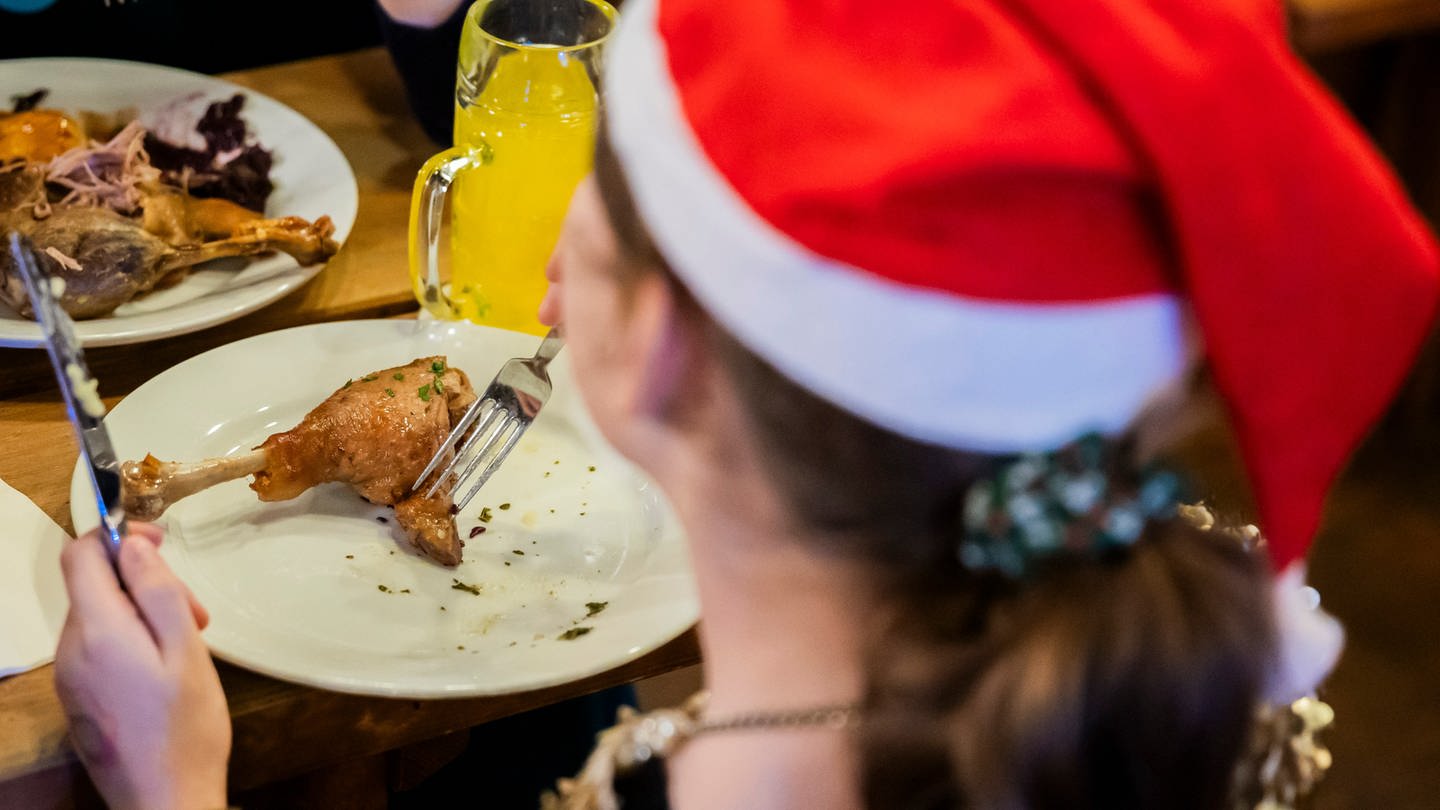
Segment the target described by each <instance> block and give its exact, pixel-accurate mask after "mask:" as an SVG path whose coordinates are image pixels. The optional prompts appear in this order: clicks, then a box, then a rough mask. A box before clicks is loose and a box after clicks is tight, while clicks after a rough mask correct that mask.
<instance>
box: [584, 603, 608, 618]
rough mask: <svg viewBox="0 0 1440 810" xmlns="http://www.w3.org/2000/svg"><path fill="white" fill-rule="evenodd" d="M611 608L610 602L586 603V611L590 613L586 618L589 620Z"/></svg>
mask: <svg viewBox="0 0 1440 810" xmlns="http://www.w3.org/2000/svg"><path fill="white" fill-rule="evenodd" d="M609 606H610V603H609V602H586V603H585V609H586V610H588V611H590V612H589V613H586V614H585V618H587V619H588V618H590V617H591V616H594V615H595V614H597V613H599V612H600V611H602V610H604V609H605V608H607V607H609Z"/></svg>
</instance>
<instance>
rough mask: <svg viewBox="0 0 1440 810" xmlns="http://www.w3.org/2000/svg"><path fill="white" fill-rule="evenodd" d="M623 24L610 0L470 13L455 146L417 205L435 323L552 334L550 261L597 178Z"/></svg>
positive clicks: (414, 253) (416, 229) (413, 262)
mask: <svg viewBox="0 0 1440 810" xmlns="http://www.w3.org/2000/svg"><path fill="white" fill-rule="evenodd" d="M615 15H616V13H615V9H614V8H613V7H612V6H610V5H609V4H608V3H605V2H604V0H477V2H476V3H475V4H474V5H473V6H471V8H470V11H469V12H468V13H467V14H466V17H465V28H464V33H463V35H462V36H461V41H460V62H459V67H458V74H459V75H458V78H457V81H456V88H455V147H454V148H452V149H449V150H446V151H444V152H441V153H440V154H438V155H436V156H434V157H433V158H431V159H430V160H429V161H428V162H426V164H425V165H424V167H422V168H421V169H420V174H419V176H418V177H417V178H416V181H415V191H414V195H413V198H412V202H411V208H410V280H411V284H412V286H413V287H414V289H415V296H416V298H417V299H418V300H419V301H420V304H421V305H422V306H423V307H425V309H426V310H427V311H428V312H429V313H430V314H432V315H434V316H435V317H437V318H442V319H449V320H455V319H461V318H464V319H467V320H470V321H473V322H475V323H480V324H486V325H488V326H497V327H500V328H504V329H512V330H516V331H521V332H530V333H532V334H544V333H545V327H544V326H542V325H541V324H540V322H539V320H537V318H536V315H535V313H536V310H537V309H538V308H539V306H540V301H541V299H542V298H543V297H544V295H545V287H546V282H545V263H546V262H547V261H548V260H549V258H550V252H551V251H552V250H553V249H554V247H555V241H556V239H557V238H558V237H559V235H560V223H561V221H562V220H563V219H564V216H565V209H566V207H567V206H568V205H569V202H570V196H571V194H573V193H574V191H575V186H576V185H578V184H579V182H580V180H581V178H583V177H584V176H585V174H586V173H587V172H589V171H590V165H591V162H592V158H593V151H594V146H595V125H596V121H595V119H596V108H597V107H598V106H599V102H600V94H599V78H600V69H601V65H600V58H601V50H602V48H603V45H604V43H605V40H606V38H607V37H608V36H609V34H610V31H611V30H612V29H613V28H614V26H615ZM447 197H448V198H449V201H450V233H449V242H450V257H449V268H450V272H449V274H448V275H449V278H448V279H446V278H443V276H444V274H443V273H442V272H441V261H440V242H441V241H442V237H441V232H442V225H443V222H444V221H443V219H442V217H443V215H444V210H445V202H446V198H447Z"/></svg>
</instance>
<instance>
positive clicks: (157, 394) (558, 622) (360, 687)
mask: <svg viewBox="0 0 1440 810" xmlns="http://www.w3.org/2000/svg"><path fill="white" fill-rule="evenodd" d="M538 344H539V341H538V339H537V338H534V337H530V336H527V335H521V334H517V333H513V332H505V331H500V330H494V329H487V328H484V327H478V326H470V325H468V324H450V323H439V322H433V321H431V322H417V321H351V322H343V323H330V324H321V325H316V326H305V327H298V328H295V329H289V330H284V331H280V332H272V333H269V334H264V335H259V336H257V337H254V338H250V339H247V340H243V341H240V342H237V343H232V344H229V345H227V346H222V347H220V348H217V349H214V350H212V351H209V352H206V353H205V354H202V355H199V356H198V357H195V358H192V359H191V360H188V361H186V362H184V363H181V364H180V365H178V366H175V367H174V368H171V369H170V370H168V371H166V372H164V373H162V374H160V375H159V376H157V377H155V378H154V379H152V380H150V381H149V382H147V383H145V384H144V385H142V386H141V387H140V388H138V389H136V391H135V392H134V393H132V394H131V395H130V396H128V397H126V398H125V399H124V400H123V401H122V402H121V403H120V404H119V405H118V406H117V407H116V408H115V410H114V411H113V412H111V413H110V414H109V415H108V416H107V417H106V419H105V422H106V424H107V425H108V426H109V428H110V433H111V437H112V439H113V440H114V443H115V446H116V450H117V451H118V453H119V455H120V457H121V458H122V459H134V458H141V457H143V455H144V454H145V453H146V452H152V453H154V454H155V455H156V456H158V457H160V458H162V459H167V460H193V459H200V458H205V457H209V456H218V455H225V454H231V453H236V452H242V451H244V450H246V449H248V448H250V447H253V446H255V445H258V444H259V443H260V442H262V441H263V440H264V439H265V438H266V437H267V436H269V435H270V434H272V433H275V432H279V431H283V430H288V429H289V428H290V427H291V426H293V425H294V424H296V423H297V422H298V421H299V420H300V419H301V418H302V417H303V416H304V415H305V413H306V412H308V411H309V410H310V409H311V408H312V407H314V406H315V405H317V404H318V403H320V402H321V401H323V400H324V399H325V398H326V397H327V396H329V395H330V394H331V393H332V392H333V391H334V389H336V388H338V387H339V386H341V385H343V384H344V382H345V381H346V380H347V379H350V378H359V377H361V376H364V375H365V374H367V373H369V372H371V371H376V370H379V369H383V368H387V367H390V366H396V365H401V364H403V363H408V362H409V361H410V360H412V359H414V358H416V357H424V356H428V355H432V354H444V355H447V356H448V357H449V358H450V362H451V364H452V365H454V366H455V367H456V368H459V369H462V370H464V371H465V372H466V373H468V374H469V375H470V377H471V379H472V382H473V383H474V384H475V385H477V386H483V385H485V384H486V383H487V382H488V381H489V379H490V377H491V376H492V375H493V374H494V372H495V371H496V370H497V369H498V368H499V366H500V364H501V363H502V362H503V361H504V360H506V359H508V358H510V357H514V356H520V355H529V354H531V353H532V352H533V351H534V349H535V347H536V346H537V345H538ZM551 369H552V377H553V378H554V380H555V393H554V394H553V396H552V398H551V401H550V403H549V404H547V405H546V407H545V409H544V410H543V411H542V412H541V414H540V416H539V418H537V419H536V421H535V423H534V425H532V426H531V428H530V430H529V431H528V432H527V433H526V434H525V437H524V438H523V439H522V440H521V442H520V444H519V445H517V447H516V449H515V450H514V451H513V452H512V453H511V456H510V458H509V459H508V460H507V461H506V463H505V464H504V466H503V467H502V468H501V469H500V471H499V472H498V473H496V475H495V477H494V478H492V479H491V481H490V482H489V483H488V484H487V485H486V487H485V489H484V490H482V491H481V493H480V494H479V495H478V496H476V498H475V500H474V501H472V502H471V504H470V506H469V507H468V508H467V509H466V510H464V511H463V512H462V513H461V514H460V515H459V516H458V518H457V520H458V522H459V526H460V531H461V535H462V536H464V535H466V534H468V532H469V529H470V528H471V527H474V526H477V525H479V524H478V522H477V516H478V514H479V512H480V509H481V508H482V507H487V506H488V507H489V508H490V510H491V511H492V513H493V515H494V519H493V520H492V521H491V522H490V524H489V525H488V527H487V531H486V532H485V533H483V534H480V535H478V536H476V537H474V538H471V539H469V540H467V544H466V548H465V561H464V562H463V563H461V564H460V566H459V567H458V568H455V569H448V568H444V567H441V566H439V565H437V564H435V563H433V562H430V561H428V560H426V559H425V558H423V557H420V556H417V555H416V554H414V553H412V552H411V551H410V549H409V547H408V546H407V544H406V543H405V541H404V539H403V538H402V537H401V535H400V533H399V531H398V529H396V528H395V524H394V521H393V518H390V516H391V515H392V514H393V513H392V511H391V510H390V509H389V508H388V507H376V506H372V505H370V504H368V503H366V502H364V501H362V500H361V499H360V498H359V497H358V496H356V495H355V494H354V493H353V492H352V491H351V490H350V489H349V488H348V487H345V486H343V485H338V484H331V485H327V486H323V487H319V488H316V489H312V490H310V491H309V492H306V493H305V494H304V495H302V496H301V497H299V498H297V499H295V500H293V501H288V502H282V503H261V502H260V501H258V500H257V499H256V497H255V494H254V493H253V492H251V490H250V489H249V487H248V486H247V484H248V479H245V480H241V481H232V482H230V483H227V484H222V485H220V486H218V487H216V488H214V489H211V490H209V491H207V492H204V493H201V494H199V495H195V496H192V497H191V498H189V499H186V500H183V501H181V502H180V503H178V504H176V505H175V506H173V507H172V508H171V509H170V511H169V512H167V513H166V514H165V516H164V517H163V518H161V522H162V523H163V524H165V525H166V526H167V528H168V538H167V540H166V543H165V545H164V547H163V554H164V556H165V558H166V559H167V560H168V561H169V562H170V564H171V565H172V566H173V567H174V569H175V571H176V572H177V573H178V574H179V575H180V577H181V578H182V579H184V580H185V582H186V583H188V584H189V586H190V587H191V588H192V589H193V590H194V591H195V594H196V596H198V597H199V599H200V601H201V602H203V603H204V604H205V605H206V607H208V608H209V610H210V614H211V617H212V619H211V624H210V628H209V629H208V630H207V631H206V633H205V636H206V640H207V641H208V642H209V644H210V648H211V649H212V650H213V651H214V653H215V654H216V655H218V656H220V657H221V658H224V659H226V660H228V661H231V662H233V663H236V664H239V665H241V666H244V667H247V668H250V669H253V670H256V671H258V672H263V673H265V674H268V675H272V676H274V677H277V678H283V679H286V680H291V681H297V682H300V683H305V684H310V685H313V686H318V687H322V688H326V689H333V690H337V691H342V692H355V693H362V694H371V695H390V696H403V697H452V696H465V695H483V694H496V693H502V692H512V691H521V690H526V689H533V688H538V687H542V686H548V685H552V684H557V683H562V682H566V681H570V680H574V679H576V678H581V677H584V676H586V675H590V674H593V673H596V672H601V671H603V670H606V669H609V668H611V667H614V666H617V665H619V664H622V663H624V662H626V661H628V660H630V659H633V658H635V657H637V656H640V655H643V654H644V653H646V652H649V651H650V650H653V649H655V648H656V647H659V646H660V645H662V644H664V643H665V642H666V641H669V640H670V639H672V638H674V637H675V636H677V635H679V634H680V633H682V632H683V631H684V630H685V629H687V628H688V627H690V626H691V625H692V624H693V623H694V622H695V620H696V617H697V615H698V602H697V599H696V596H695V592H694V586H693V583H692V580H691V577H690V569H689V563H688V559H687V556H686V553H685V544H684V542H683V538H682V536H681V533H680V531H679V529H678V527H677V525H676V523H675V522H674V520H673V518H672V516H671V514H670V512H669V509H668V508H667V506H666V505H665V503H664V501H663V499H662V497H661V495H660V494H659V492H658V491H657V490H656V489H655V488H654V486H653V485H652V484H650V483H648V482H647V481H646V480H645V479H644V478H643V477H641V476H640V475H639V474H638V473H637V472H635V471H634V470H633V468H631V467H630V466H629V465H628V464H627V463H626V462H625V461H624V460H623V459H622V458H620V457H619V456H617V455H616V454H615V453H614V451H613V450H611V449H609V448H608V446H607V445H606V444H605V443H604V441H603V440H602V439H601V438H600V437H599V435H598V433H597V432H596V431H595V429H594V427H593V426H592V425H591V424H590V423H589V422H588V420H587V418H586V416H585V413H584V411H583V408H582V406H581V402H580V399H579V395H578V393H577V392H576V391H575V390H574V386H573V385H572V384H571V381H570V379H569V375H568V371H567V363H566V361H565V353H563V352H562V353H561V355H560V357H559V359H557V361H556V362H555V363H554V364H553V365H552V366H551ZM592 467H593V468H594V469H593V470H591V468H592ZM85 475H86V473H85V471H84V470H83V468H80V467H78V466H77V468H76V471H75V477H74V479H73V481H72V488H71V501H70V503H71V510H72V515H73V518H74V521H75V526H76V528H77V530H78V531H82V532H83V531H85V530H86V529H89V528H91V527H93V526H95V525H96V524H97V522H98V520H97V516H96V512H95V507H94V498H93V496H92V495H91V494H90V492H91V489H90V484H89V481H88V479H87V478H85ZM507 503H508V504H509V505H510V506H509V508H508V509H501V504H507ZM380 518H387V519H388V522H385V523H382V522H380ZM517 552H522V553H517ZM457 580H458V581H459V582H460V583H463V584H465V585H473V586H476V587H477V588H478V589H479V590H480V593H479V594H478V595H476V594H472V593H470V592H468V591H465V590H458V589H457V588H456V581H457ZM381 586H384V588H385V589H386V590H387V591H388V592H386V591H382V590H381ZM406 591H408V592H406ZM592 603H604V604H605V607H604V609H603V610H601V611H600V612H599V613H598V614H596V615H593V616H587V615H586V614H587V613H590V612H591V610H590V608H589V607H588V606H589V605H591V604H592ZM577 627H588V628H591V629H590V631H589V632H588V633H586V634H585V635H583V636H580V637H578V638H574V639H572V640H562V639H560V636H561V635H562V634H564V633H566V631H567V630H572V629H574V628H577Z"/></svg>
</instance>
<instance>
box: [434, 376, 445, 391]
mask: <svg viewBox="0 0 1440 810" xmlns="http://www.w3.org/2000/svg"><path fill="white" fill-rule="evenodd" d="M435 393H437V394H443V393H445V383H442V382H440V378H439V377H436V378H435Z"/></svg>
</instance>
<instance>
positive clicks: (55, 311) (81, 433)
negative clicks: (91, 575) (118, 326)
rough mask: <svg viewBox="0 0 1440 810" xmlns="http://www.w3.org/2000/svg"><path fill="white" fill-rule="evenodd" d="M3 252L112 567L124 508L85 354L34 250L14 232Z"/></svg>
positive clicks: (116, 463)
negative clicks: (29, 316)
mask: <svg viewBox="0 0 1440 810" xmlns="http://www.w3.org/2000/svg"><path fill="white" fill-rule="evenodd" d="M9 249H10V255H11V257H12V258H14V260H15V266H16V267H18V268H19V269H20V276H21V278H22V279H23V281H24V283H25V291H26V293H27V294H28V295H29V296H30V304H31V306H32V307H33V308H34V310H35V317H36V318H37V319H38V320H39V322H40V329H41V331H42V332H43V333H44V335H45V348H46V349H48V350H49V352H50V363H51V365H52V366H53V367H54V369H55V380H56V382H57V383H59V385H60V393H61V394H62V395H63V396H64V399H65V407H66V409H67V410H68V411H69V412H70V423H71V424H73V425H74V426H75V434H76V437H77V438H78V439H79V442H80V452H81V454H82V455H83V456H84V458H85V460H86V461H87V462H88V464H87V466H88V468H89V470H90V480H91V482H92V483H93V484H94V485H95V502H96V506H97V507H98V509H99V511H100V535H101V537H100V539H101V541H102V542H103V543H104V545H105V549H106V551H107V552H109V555H110V562H111V563H112V564H114V563H115V562H116V560H117V555H118V554H119V552H120V539H121V538H122V537H124V536H125V509H124V507H123V506H122V505H121V500H120V462H119V461H118V460H117V459H116V457H115V448H114V447H113V446H112V445H111V444H110V434H109V433H107V432H106V430H105V423H104V422H103V421H101V419H102V417H104V415H105V406H104V404H103V403H101V401H100V396H99V394H98V393H97V392H96V383H95V380H94V378H92V377H91V376H90V369H89V368H88V367H87V366H86V365H85V355H84V353H83V352H82V351H81V349H80V341H79V340H78V339H76V337H75V328H74V324H73V323H72V322H71V320H70V316H69V315H67V314H66V313H65V310H63V309H61V308H60V302H59V300H58V299H59V297H60V295H61V294H62V293H63V288H61V289H58V290H57V289H55V286H58V284H57V282H59V280H58V279H55V280H52V279H51V278H49V277H48V276H46V275H45V273H43V272H42V271H41V270H40V260H39V257H37V256H36V255H35V249H34V248H33V247H32V246H31V245H30V244H29V243H28V242H26V241H22V240H21V238H20V235H19V234H18V233H11V234H10V236H9Z"/></svg>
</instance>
